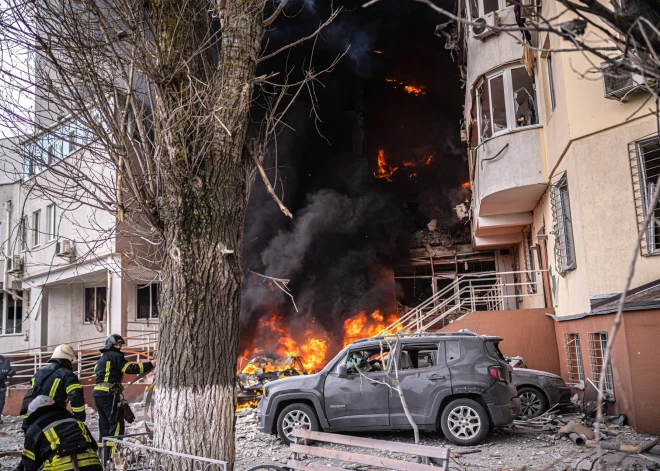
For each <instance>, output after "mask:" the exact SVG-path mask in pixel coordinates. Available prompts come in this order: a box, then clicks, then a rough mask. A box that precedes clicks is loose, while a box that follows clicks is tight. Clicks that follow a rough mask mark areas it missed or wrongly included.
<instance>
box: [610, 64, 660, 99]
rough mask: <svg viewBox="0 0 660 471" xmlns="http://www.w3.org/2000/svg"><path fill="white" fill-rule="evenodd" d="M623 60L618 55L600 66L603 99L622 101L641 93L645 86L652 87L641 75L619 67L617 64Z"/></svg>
mask: <svg viewBox="0 0 660 471" xmlns="http://www.w3.org/2000/svg"><path fill="white" fill-rule="evenodd" d="M624 59H625V56H623V55H620V56H617V57H615V58H613V59H612V60H611V61H608V62H603V63H601V64H600V68H601V70H602V72H603V88H604V91H605V98H608V99H610V100H619V101H623V100H624V99H625V98H626V97H627V96H628V95H631V94H633V93H638V92H641V91H643V90H644V87H645V86H654V85H653V84H651V83H649V82H650V80H645V79H644V77H643V76H642V75H641V74H636V73H633V72H630V71H629V70H625V69H624V68H623V67H619V66H618V64H622V63H623V61H624Z"/></svg>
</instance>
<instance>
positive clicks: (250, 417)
mask: <svg viewBox="0 0 660 471" xmlns="http://www.w3.org/2000/svg"><path fill="white" fill-rule="evenodd" d="M132 407H133V409H134V411H135V415H136V417H137V419H136V421H135V422H134V423H133V424H132V425H131V426H129V427H128V429H127V433H139V432H143V431H144V422H143V421H142V420H141V418H142V417H143V416H142V411H141V408H140V405H133V406H132ZM558 417H560V418H562V420H571V419H577V418H578V416H577V415H576V416H575V417H571V416H570V415H565V416H558ZM4 420H5V423H4V424H2V425H0V451H12V450H15V451H20V450H21V449H22V442H23V435H22V433H21V431H20V425H21V422H20V419H19V418H18V417H4ZM97 420H98V419H97V416H96V413H95V412H94V411H93V410H92V409H88V414H87V425H88V427H89V428H90V430H91V432H92V434H93V435H94V436H95V437H96V436H97V434H98V425H97ZM607 430H608V431H609V432H610V433H609V436H610V438H609V439H608V440H609V441H614V442H618V443H628V444H634V445H640V444H643V443H645V442H648V441H650V440H652V439H653V438H654V437H653V436H651V435H648V434H641V433H637V432H635V431H634V430H632V428H631V427H629V426H614V425H608V426H607ZM362 436H368V437H371V438H375V439H379V440H392V441H398V442H405V443H413V435H412V432H407V431H404V432H387V433H384V432H383V433H369V434H362ZM421 444H422V445H429V446H439V447H450V448H451V451H452V460H451V463H450V469H457V470H462V471H468V470H470V471H471V470H475V471H476V470H479V471H482V470H493V471H498V470H499V471H514V470H515V471H521V470H522V468H523V466H524V471H533V470H543V469H546V470H556V471H560V470H561V471H589V470H596V469H598V467H597V463H596V457H597V455H596V453H597V451H596V450H595V449H591V448H584V447H578V446H576V445H574V444H573V442H571V441H570V440H568V439H567V438H565V437H562V436H560V435H558V434H555V433H551V432H533V433H526V432H522V433H521V431H520V430H517V431H514V430H512V429H503V430H495V431H493V432H491V433H490V434H489V435H488V437H487V438H486V440H485V441H484V442H483V443H482V444H480V445H478V446H474V447H467V448H461V447H456V446H453V445H452V444H451V443H449V442H448V441H447V440H445V439H444V437H443V436H442V434H441V433H424V432H422V433H421ZM317 445H318V444H317ZM322 446H323V447H326V448H332V449H337V450H343V451H359V452H366V453H367V454H374V455H377V456H381V457H388V458H399V459H406V460H409V461H413V460H414V457H412V456H409V455H408V456H406V455H402V454H399V453H388V452H382V451H379V450H356V449H355V448H351V447H348V446H343V445H325V444H324V445H322ZM658 448H660V447H658ZM658 453H660V450H658ZM288 456H289V451H288V447H286V446H284V445H283V444H282V443H281V442H280V440H279V438H277V437H276V436H274V435H266V434H262V433H259V432H257V430H256V411H254V410H246V411H243V412H242V413H241V414H238V416H237V419H236V465H235V468H234V469H235V471H245V470H247V469H248V468H250V467H252V466H256V465H261V464H269V465H276V466H281V467H284V466H285V463H286V461H287V458H288ZM658 458H659V459H660V456H659V457H658ZM604 460H605V461H604V467H603V469H604V470H607V471H647V470H648V471H651V470H657V471H660V464H658V463H655V462H653V461H650V460H648V459H646V458H643V457H640V456H636V455H625V454H623V453H616V452H608V453H606V454H605V457H604ZM314 462H315V463H318V464H324V465H329V466H336V467H342V464H340V463H337V462H332V461H331V460H324V459H320V458H319V459H315V460H314ZM17 463H18V459H17V458H8V457H4V458H3V457H0V470H12V469H14V467H15V466H16V464H17ZM343 466H344V469H348V470H357V471H367V470H368V469H369V468H368V467H367V466H360V465H343Z"/></svg>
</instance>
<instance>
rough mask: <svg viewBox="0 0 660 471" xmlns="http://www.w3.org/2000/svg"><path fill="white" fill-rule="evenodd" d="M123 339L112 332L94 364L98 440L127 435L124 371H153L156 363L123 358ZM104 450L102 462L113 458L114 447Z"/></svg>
mask: <svg viewBox="0 0 660 471" xmlns="http://www.w3.org/2000/svg"><path fill="white" fill-rule="evenodd" d="M124 344H125V342H124V339H123V338H122V337H121V336H120V335H117V334H113V335H111V336H110V337H108V338H107V339H106V341H105V346H104V347H103V348H102V349H101V353H102V355H101V358H99V361H98V363H97V364H96V366H95V367H94V373H95V374H96V386H94V393H93V396H94V403H95V404H96V410H97V411H98V413H99V442H102V440H103V438H104V437H116V436H119V435H123V434H124V426H125V424H124V409H123V408H122V407H121V406H120V405H119V402H120V401H121V392H122V390H123V387H122V385H121V383H122V378H123V376H124V373H126V374H132V375H137V374H142V373H147V372H149V371H151V370H152V369H153V368H154V366H153V364H152V363H151V362H146V363H131V362H130V361H128V360H126V359H125V358H124V354H123V353H122V351H121V347H122V346H123V345H124ZM105 448H106V449H104V450H103V462H104V463H105V462H107V461H108V460H109V459H110V455H111V453H112V450H111V449H109V448H112V447H111V446H108V447H105Z"/></svg>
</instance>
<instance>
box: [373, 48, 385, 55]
mask: <svg viewBox="0 0 660 471" xmlns="http://www.w3.org/2000/svg"><path fill="white" fill-rule="evenodd" d="M382 53H383V51H379V50H378V49H375V50H374V54H382Z"/></svg>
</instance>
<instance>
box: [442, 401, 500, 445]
mask: <svg viewBox="0 0 660 471" xmlns="http://www.w3.org/2000/svg"><path fill="white" fill-rule="evenodd" d="M440 426H441V427H442V432H443V433H444V434H445V438H447V440H449V441H450V442H452V443H453V444H455V445H459V446H471V445H477V444H478V443H481V442H482V441H483V440H484V438H486V435H487V434H488V429H489V428H490V418H489V417H488V413H487V412H486V410H485V409H484V408H483V407H482V406H481V404H479V403H478V402H477V401H474V400H472V399H456V400H454V401H452V402H450V403H449V404H447V407H445V409H444V410H443V411H442V417H441V419H440Z"/></svg>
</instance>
